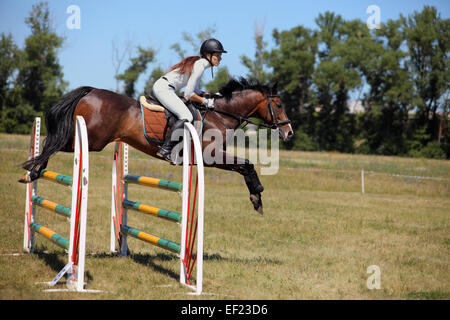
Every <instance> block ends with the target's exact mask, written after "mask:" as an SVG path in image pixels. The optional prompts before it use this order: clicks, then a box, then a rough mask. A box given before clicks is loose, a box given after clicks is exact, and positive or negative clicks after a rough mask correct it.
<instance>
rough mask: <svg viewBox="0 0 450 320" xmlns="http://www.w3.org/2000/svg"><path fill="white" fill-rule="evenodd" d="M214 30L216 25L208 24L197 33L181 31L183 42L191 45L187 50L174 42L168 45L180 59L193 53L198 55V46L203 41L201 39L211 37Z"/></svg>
mask: <svg viewBox="0 0 450 320" xmlns="http://www.w3.org/2000/svg"><path fill="white" fill-rule="evenodd" d="M215 32H216V26H215V25H214V26H210V27H207V28H206V29H204V30H201V31H200V32H199V33H197V34H196V35H195V36H194V35H192V34H191V33H188V32H183V33H182V38H183V41H184V43H186V44H188V45H189V46H190V47H191V50H189V51H187V50H186V49H185V48H183V46H182V45H181V44H180V43H179V42H176V43H174V44H173V45H171V46H170V48H171V49H172V50H174V51H175V52H176V53H177V54H178V56H179V58H180V60H181V59H183V58H186V56H188V55H189V56H193V55H199V54H200V46H201V44H202V43H203V41H205V40H207V39H210V38H212V37H213V35H214V33H215Z"/></svg>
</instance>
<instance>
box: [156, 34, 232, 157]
mask: <svg viewBox="0 0 450 320" xmlns="http://www.w3.org/2000/svg"><path fill="white" fill-rule="evenodd" d="M222 53H227V51H225V50H224V48H223V46H222V44H221V43H220V41H218V40H216V39H208V40H206V41H204V42H203V43H202V46H201V48H200V56H192V57H187V58H184V59H183V60H181V61H180V62H179V63H177V64H176V65H174V66H173V67H172V68H170V70H169V72H167V73H166V74H165V75H164V76H162V77H161V78H159V79H158V80H157V81H156V82H155V84H154V85H153V93H154V95H155V96H156V98H157V99H158V100H159V101H160V102H161V103H162V104H163V105H164V107H166V108H167V109H168V110H169V111H171V112H172V113H173V114H175V116H176V117H177V118H178V121H177V122H175V124H174V125H173V126H172V128H171V130H170V134H169V135H168V137H167V138H166V140H165V141H164V144H163V145H162V146H161V147H160V149H159V151H158V153H157V154H158V156H161V157H163V158H164V159H166V160H169V161H171V160H172V159H171V152H172V148H173V147H174V146H175V145H176V143H177V141H172V136H173V133H174V132H175V131H176V130H177V129H180V128H183V126H184V122H186V121H189V122H192V120H193V118H192V114H191V112H190V111H189V109H188V108H187V107H186V105H185V104H184V103H183V101H182V100H181V99H180V98H179V97H178V95H177V94H176V93H175V91H177V90H180V89H181V88H184V87H186V89H185V91H184V97H185V98H186V100H190V101H195V102H198V103H201V104H203V105H204V106H206V107H207V108H210V109H212V108H214V99H208V98H203V97H201V95H202V92H201V91H200V90H199V89H198V88H197V86H198V84H199V82H200V78H201V77H202V75H203V72H204V71H205V70H206V69H208V68H210V67H211V68H212V67H214V66H216V67H217V66H218V65H219V64H220V60H222ZM211 74H212V69H211Z"/></svg>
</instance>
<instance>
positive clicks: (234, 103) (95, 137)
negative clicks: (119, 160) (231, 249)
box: [19, 78, 294, 214]
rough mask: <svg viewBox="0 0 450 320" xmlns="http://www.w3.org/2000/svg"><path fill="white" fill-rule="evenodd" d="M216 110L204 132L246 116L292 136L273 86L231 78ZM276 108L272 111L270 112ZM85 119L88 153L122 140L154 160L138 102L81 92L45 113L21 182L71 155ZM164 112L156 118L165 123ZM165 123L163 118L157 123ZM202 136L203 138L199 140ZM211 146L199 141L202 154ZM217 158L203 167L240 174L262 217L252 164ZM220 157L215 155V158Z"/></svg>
mask: <svg viewBox="0 0 450 320" xmlns="http://www.w3.org/2000/svg"><path fill="white" fill-rule="evenodd" d="M219 93H220V95H216V96H215V97H216V99H215V102H214V109H212V110H203V111H202V113H203V117H202V118H203V132H205V131H206V130H208V129H217V130H220V132H221V133H222V134H223V138H224V139H223V140H222V141H225V140H226V138H225V135H226V130H227V129H236V128H237V127H238V126H239V125H241V124H242V123H243V122H246V121H247V122H251V120H249V118H250V117H257V118H260V119H262V121H263V122H264V124H262V125H264V126H266V127H269V128H272V129H279V136H280V137H281V138H282V139H283V140H284V141H286V140H288V139H290V138H291V137H292V135H293V134H294V132H293V130H292V127H291V124H290V121H289V119H288V118H287V116H286V113H285V110H284V107H283V105H282V103H281V100H280V97H279V95H278V94H277V85H276V84H275V85H273V86H269V85H262V84H259V83H257V82H249V81H247V80H245V79H244V78H240V79H239V80H235V79H232V80H230V81H229V82H228V83H227V84H226V85H225V86H223V87H222V88H221V89H220V90H219ZM274 106H275V107H274ZM78 115H80V116H83V117H84V120H85V122H86V126H87V132H88V137H89V151H101V150H103V148H104V147H105V146H106V145H107V144H109V143H111V142H115V141H123V142H125V143H127V144H129V145H130V146H132V147H133V148H135V149H137V150H140V151H142V152H144V153H146V154H148V155H150V156H152V157H155V158H158V159H161V158H160V157H158V156H157V151H158V149H159V146H160V145H159V144H158V143H156V142H154V143H152V142H151V141H150V142H149V141H148V140H147V139H146V138H145V136H144V128H143V125H142V123H143V119H142V109H141V107H140V104H139V102H138V101H137V100H135V99H132V98H129V97H127V96H124V95H121V94H117V93H115V92H112V91H108V90H103V89H96V88H93V87H80V88H77V89H75V90H73V91H71V92H69V93H67V94H66V95H64V96H63V97H62V99H61V100H60V101H59V102H58V103H57V104H56V105H55V106H53V107H52V108H51V109H49V110H48V111H47V112H46V114H45V121H46V126H47V131H48V135H47V137H46V139H45V141H44V147H43V150H42V152H41V154H40V155H39V156H37V157H35V158H34V159H31V160H29V161H26V162H24V163H23V164H22V168H24V169H26V170H28V171H29V173H27V174H25V175H24V176H23V177H22V178H21V179H20V180H19V182H22V183H30V182H31V181H33V180H36V179H37V178H39V176H40V172H41V171H42V170H44V169H45V168H46V166H47V163H48V161H49V158H50V157H51V156H52V155H54V154H55V153H56V152H58V151H65V152H73V151H74V149H73V148H74V147H73V140H74V123H75V119H76V116H78ZM164 115H165V114H164V113H163V112H159V113H158V116H160V117H161V118H164ZM161 120H162V121H165V119H161ZM202 137H203V135H202ZM211 143H214V141H206V140H205V139H203V140H202V149H203V150H205V148H206V147H207V146H208V145H210V144H211ZM214 150H219V151H216V152H215V155H214V156H215V159H220V158H222V159H223V161H221V162H220V161H217V163H212V164H205V166H212V167H216V168H220V169H224V170H230V171H236V172H238V173H240V174H241V175H242V176H243V177H244V180H245V182H246V185H247V187H248V190H249V192H250V201H251V202H252V204H253V207H254V209H255V210H256V211H258V212H259V213H260V214H262V213H263V207H262V200H261V192H262V191H263V190H264V188H263V186H262V184H261V182H260V180H259V177H258V174H257V173H256V171H255V168H254V165H253V164H252V163H251V162H250V161H248V160H247V159H239V158H238V157H234V161H233V163H229V162H230V161H228V160H227V161H225V159H227V158H226V157H228V159H229V157H230V155H228V154H227V155H226V152H225V146H219V148H214ZM217 153H219V154H217Z"/></svg>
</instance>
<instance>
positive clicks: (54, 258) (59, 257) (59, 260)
mask: <svg viewBox="0 0 450 320" xmlns="http://www.w3.org/2000/svg"><path fill="white" fill-rule="evenodd" d="M33 254H35V255H36V256H37V257H38V258H39V259H41V260H43V261H44V262H45V264H46V265H48V266H49V267H50V268H51V269H52V270H53V271H55V276H56V275H57V274H58V273H59V272H60V271H61V270H62V268H64V267H65V266H66V264H67V252H57V251H55V252H48V251H47V249H46V247H45V246H39V247H36V248H35V249H34V252H33ZM64 277H65V278H66V279H67V274H65V275H64ZM84 277H85V278H84V279H85V281H86V283H89V282H91V281H92V280H93V279H94V278H93V276H92V274H90V273H89V271H86V270H85V272H84ZM50 280H52V279H50Z"/></svg>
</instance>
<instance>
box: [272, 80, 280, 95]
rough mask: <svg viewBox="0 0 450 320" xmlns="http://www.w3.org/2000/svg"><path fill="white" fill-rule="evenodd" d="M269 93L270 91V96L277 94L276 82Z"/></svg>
mask: <svg viewBox="0 0 450 320" xmlns="http://www.w3.org/2000/svg"><path fill="white" fill-rule="evenodd" d="M271 91H272V94H277V92H278V81H275V83H274V84H273V86H272V89H271Z"/></svg>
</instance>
